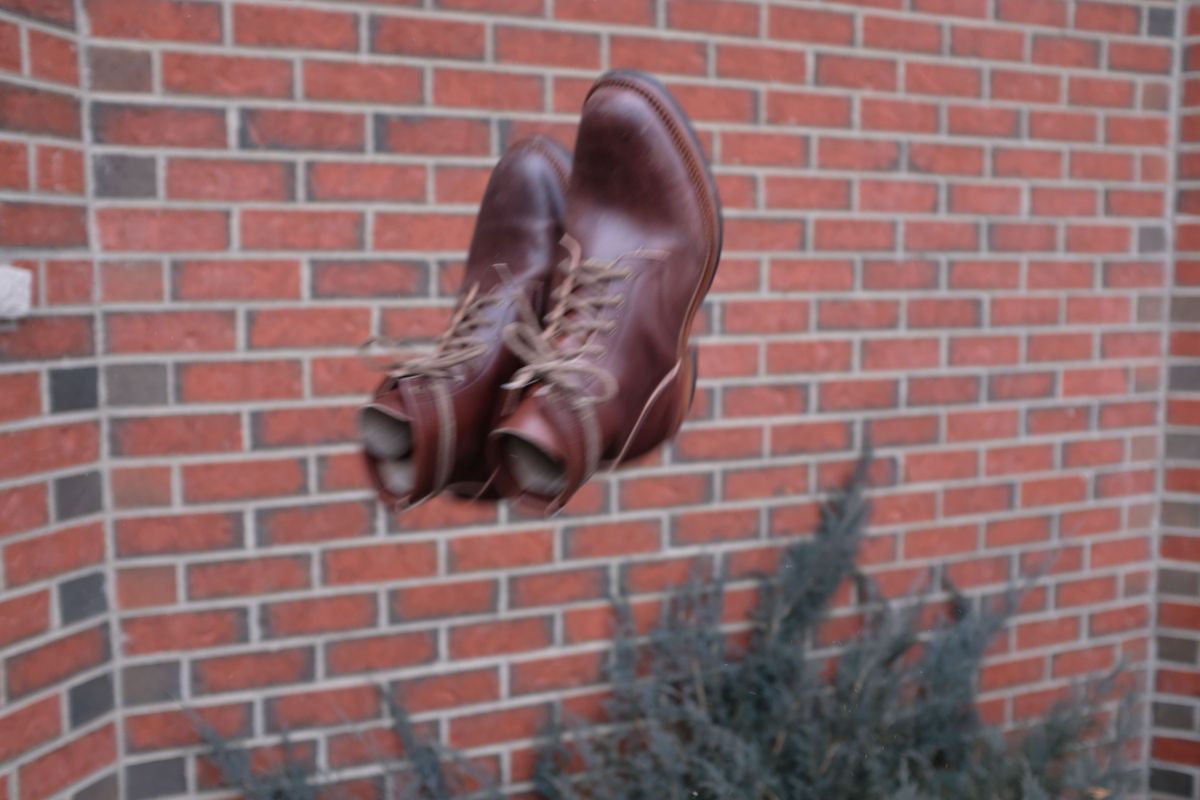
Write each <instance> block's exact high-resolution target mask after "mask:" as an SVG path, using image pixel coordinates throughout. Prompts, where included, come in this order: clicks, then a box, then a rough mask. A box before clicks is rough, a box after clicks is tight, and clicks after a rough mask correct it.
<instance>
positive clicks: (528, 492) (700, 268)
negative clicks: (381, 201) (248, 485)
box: [360, 70, 721, 513]
mask: <svg viewBox="0 0 1200 800" xmlns="http://www.w3.org/2000/svg"><path fill="white" fill-rule="evenodd" d="M720 252H721V211H720V203H719V200H718V197H717V191H716V187H715V185H714V183H713V180H712V176H711V175H710V174H709V171H708V167H707V165H706V162H705V159H704V153H703V149H702V147H701V145H700V142H699V140H698V139H697V138H696V135H695V133H694V132H693V131H692V128H691V126H690V124H689V123H688V121H687V118H686V116H685V115H684V113H683V111H682V109H681V108H680V107H679V105H678V103H677V102H676V101H675V100H674V98H673V97H671V95H670V93H668V92H667V90H666V89H665V88H664V87H663V86H661V85H660V84H659V83H658V82H657V81H655V80H654V79H652V78H650V77H649V76H647V75H644V74H642V73H638V72H633V71H627V70H618V71H614V72H609V73H607V74H605V75H604V76H602V77H601V78H600V79H599V80H598V81H597V82H596V84H595V85H594V86H593V87H592V89H591V91H590V92H589V93H588V96H587V99H586V101H585V102H584V106H583V112H582V115H581V119H580V124H579V134H578V138H577V140H576V145H575V156H574V162H573V163H572V160H571V157H570V155H569V154H568V153H567V152H566V150H565V149H563V148H562V147H560V146H559V145H558V144H556V143H554V142H553V141H551V140H549V139H545V138H541V137H535V138H532V139H527V140H525V141H522V142H519V143H517V144H514V145H513V146H512V147H511V148H509V150H508V152H507V153H505V154H504V157H503V158H501V159H500V162H499V163H498V164H497V165H496V168H495V171H494V172H493V173H492V176H491V179H490V181H489V183H488V186H487V191H486V192H485V194H484V198H483V203H482V205H481V206H480V209H479V217H478V219H477V221H476V225H475V232H474V236H473V238H472V240H471V246H470V250H469V252H468V255H467V261H466V269H465V275H464V277H463V285H462V290H461V292H460V297H459V302H458V306H457V308H456V310H455V312H454V315H453V317H452V318H451V320H450V324H449V326H448V328H447V329H446V331H445V332H444V333H443V334H442V335H441V337H440V338H439V339H438V341H437V344H436V347H435V349H434V350H433V352H432V353H431V354H429V355H426V356H421V357H418V358H415V359H411V360H408V361H405V362H403V363H399V364H394V365H390V366H389V375H388V377H387V378H386V379H385V380H384V381H383V383H382V384H381V385H380V386H379V388H378V389H377V391H376V392H375V396H374V399H373V400H372V401H371V403H369V404H368V405H366V406H365V407H364V408H363V410H362V412H361V417H360V428H361V434H362V439H363V443H364V447H365V452H366V458H367V464H368V468H369V471H370V474H371V476H372V479H373V480H374V482H375V485H376V487H377V489H378V490H379V494H380V497H381V498H382V499H383V500H385V501H386V502H389V503H392V504H394V505H395V506H396V507H398V508H403V507H406V506H408V505H412V504H414V503H418V502H421V501H423V500H426V499H428V498H430V497H432V496H434V495H435V494H437V493H438V492H440V491H442V490H448V491H450V492H452V493H454V494H456V495H459V496H462V497H471V498H489V499H490V498H495V497H510V498H513V499H515V500H517V501H518V502H520V503H522V504H523V505H525V506H531V507H534V508H536V509H538V510H540V511H541V512H543V513H553V512H555V511H557V510H558V509H560V508H561V507H562V506H563V505H564V504H565V503H566V502H567V501H568V500H569V499H570V498H571V496H572V495H573V494H574V493H575V492H576V491H578V489H579V488H580V487H581V486H582V485H583V484H584V483H585V482H586V481H587V480H588V478H589V477H590V476H591V475H592V473H593V472H595V471H596V470H597V469H598V468H600V467H601V466H616V465H618V464H620V463H622V462H624V461H628V460H629V459H632V458H635V457H637V456H640V455H642V454H644V453H646V452H649V451H650V450H652V449H654V448H655V447H657V446H658V445H659V444H660V443H662V442H663V441H665V440H667V439H668V438H670V437H671V436H673V435H674V434H675V432H676V431H677V430H678V429H679V426H680V425H681V424H682V422H683V420H684V417H685V416H686V415H687V412H688V408H689V407H690V405H691V401H692V395H693V392H694V388H695V378H696V363H695V357H694V352H691V351H690V350H689V347H688V336H689V333H690V329H691V325H692V319H693V317H694V316H695V315H696V312H697V310H698V309H699V307H700V304H701V302H702V301H703V299H704V295H705V294H706V293H707V291H708V288H709V286H710V285H711V283H712V279H713V276H714V274H715V273H716V270H717V261H718V259H719V257H720Z"/></svg>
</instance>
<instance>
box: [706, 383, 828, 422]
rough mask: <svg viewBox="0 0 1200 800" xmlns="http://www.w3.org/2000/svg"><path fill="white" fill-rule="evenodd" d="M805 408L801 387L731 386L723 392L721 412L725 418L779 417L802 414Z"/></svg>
mask: <svg viewBox="0 0 1200 800" xmlns="http://www.w3.org/2000/svg"><path fill="white" fill-rule="evenodd" d="M807 406H808V401H807V392H806V391H805V389H804V387H802V386H793V385H787V384H782V385H763V386H731V387H729V388H727V389H726V390H725V392H724V405H723V406H722V410H723V411H724V413H725V415H726V416H727V417H758V416H780V415H786V414H795V413H802V412H803V411H804V410H805V409H806V408H807Z"/></svg>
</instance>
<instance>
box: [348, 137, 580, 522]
mask: <svg viewBox="0 0 1200 800" xmlns="http://www.w3.org/2000/svg"><path fill="white" fill-rule="evenodd" d="M569 172H570V156H569V154H568V153H567V152H566V151H565V150H564V149H563V148H562V147H561V146H560V145H558V144H556V143H555V142H554V141H552V140H550V139H546V138H543V137H534V138H531V139H527V140H524V141H521V142H518V143H516V144H514V145H513V146H512V147H511V148H509V150H508V152H507V153H505V154H504V157H503V158H501V159H500V162H499V163H498V164H497V165H496V168H495V170H494V171H493V172H492V176H491V179H490V180H489V181H488V185H487V190H486V192H485V193H484V196H483V203H482V204H481V205H480V208H479V216H478V219H477V220H476V223H475V232H474V235H473V237H472V239H471V247H470V250H469V252H468V254H467V261H466V269H465V272H464V275H463V282H462V288H461V290H460V292H459V301H458V306H457V308H456V309H455V311H454V315H453V317H452V318H451V320H450V324H449V326H448V327H447V329H446V331H445V332H444V333H443V334H442V335H441V337H440V338H439V339H438V341H437V344H436V346H435V348H434V350H433V352H432V353H430V354H428V355H425V356H421V357H417V358H413V359H410V360H408V361H405V362H403V363H399V364H393V365H390V366H389V375H388V377H387V378H386V379H385V380H384V381H383V383H382V384H380V386H379V388H378V389H377V390H376V392H375V397H374V399H373V401H372V402H371V403H369V404H368V405H366V406H364V407H363V409H362V411H361V412H360V416H359V428H360V432H361V437H362V441H363V445H364V451H365V454H366V459H367V468H368V472H369V473H370V475H371V476H372V479H373V481H374V483H375V486H376V488H377V489H378V491H379V496H380V499H382V500H384V501H385V502H388V503H391V504H393V505H395V506H396V507H397V508H404V507H406V506H409V505H412V504H414V503H419V502H421V501H422V500H426V499H428V498H430V497H432V496H434V495H435V494H437V493H438V492H440V491H442V490H443V489H449V490H450V491H452V492H454V493H455V494H458V495H460V496H464V497H482V496H486V495H488V494H489V493H491V494H493V495H494V492H493V491H492V483H493V481H492V470H491V469H489V468H488V467H487V466H486V465H485V461H484V458H483V449H484V445H485V442H486V440H487V434H488V431H489V430H490V428H491V426H492V424H493V423H494V422H495V420H496V411H497V408H498V405H499V395H500V393H501V392H502V389H501V386H502V384H504V383H505V382H506V381H508V380H509V379H510V378H511V377H512V375H513V373H514V372H515V371H516V370H517V368H518V367H520V366H521V363H520V361H518V359H517V358H516V356H514V355H513V353H512V352H511V351H509V349H508V348H507V347H505V345H504V342H503V339H502V335H501V332H502V330H503V329H504V327H505V326H506V325H508V324H509V323H511V322H513V321H514V320H516V319H518V318H519V317H521V318H528V316H529V314H530V313H531V311H532V313H537V314H540V313H541V311H542V310H543V306H544V305H545V298H546V297H547V296H548V292H549V283H550V280H551V277H552V274H551V273H552V272H553V268H554V264H555V263H557V262H558V260H559V259H560V258H561V257H562V250H561V246H560V244H559V241H560V239H561V238H562V235H563V213H564V209H565V196H564V192H565V190H566V185H567V179H568V174H569Z"/></svg>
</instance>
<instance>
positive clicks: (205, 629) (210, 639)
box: [121, 609, 247, 655]
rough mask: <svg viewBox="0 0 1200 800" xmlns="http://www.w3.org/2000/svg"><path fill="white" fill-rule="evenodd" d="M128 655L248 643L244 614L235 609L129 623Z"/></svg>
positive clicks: (125, 633) (180, 613)
mask: <svg viewBox="0 0 1200 800" xmlns="http://www.w3.org/2000/svg"><path fill="white" fill-rule="evenodd" d="M121 631H122V635H123V636H124V642H125V644H124V646H125V652H126V653H128V654H129V655H146V654H148V653H161V652H166V651H169V650H202V649H204V648H208V647H215V646H217V645H222V644H234V643H236V642H244V641H246V636H247V634H246V620H245V616H244V612H241V611H236V610H232V609H221V610H214V611H189V612H183V611H178V612H173V613H170V614H158V615H153V616H146V617H135V618H132V619H125V620H123V621H122V622H121Z"/></svg>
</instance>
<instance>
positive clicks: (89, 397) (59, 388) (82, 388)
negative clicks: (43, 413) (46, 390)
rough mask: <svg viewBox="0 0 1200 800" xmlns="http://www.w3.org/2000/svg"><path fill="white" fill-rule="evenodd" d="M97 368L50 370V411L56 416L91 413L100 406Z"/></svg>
mask: <svg viewBox="0 0 1200 800" xmlns="http://www.w3.org/2000/svg"><path fill="white" fill-rule="evenodd" d="M98 386H99V380H98V372H97V370H96V368H95V367H78V368H75V369H52V370H50V410H51V411H52V412H53V413H55V414H63V413H66V412H70V411H90V410H91V409H93V408H96V407H98V406H99V405H100V392H99V388H98Z"/></svg>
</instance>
